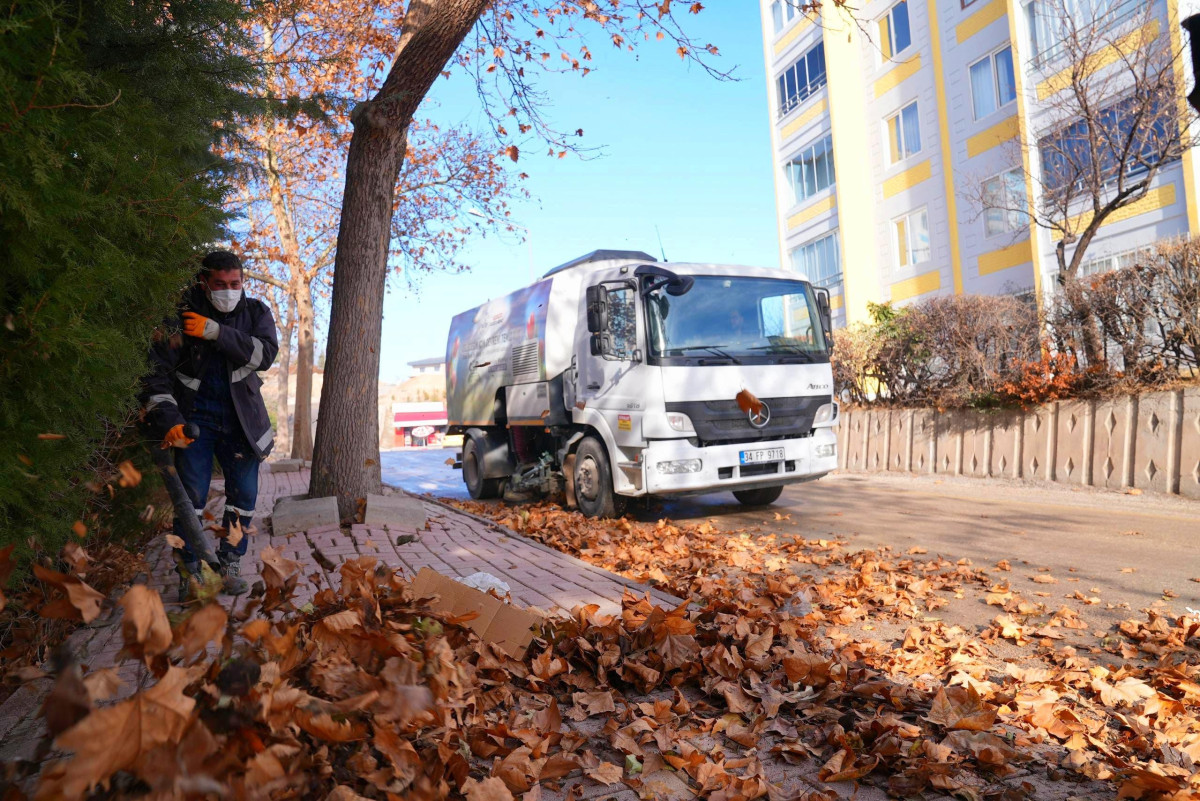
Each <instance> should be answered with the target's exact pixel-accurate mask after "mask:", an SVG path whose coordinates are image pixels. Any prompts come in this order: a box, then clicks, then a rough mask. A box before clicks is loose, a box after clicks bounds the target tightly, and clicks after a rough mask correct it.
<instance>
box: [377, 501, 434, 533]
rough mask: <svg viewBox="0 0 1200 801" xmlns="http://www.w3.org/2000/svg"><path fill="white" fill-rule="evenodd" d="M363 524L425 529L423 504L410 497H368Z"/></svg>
mask: <svg viewBox="0 0 1200 801" xmlns="http://www.w3.org/2000/svg"><path fill="white" fill-rule="evenodd" d="M363 522H364V523H366V524H367V525H370V526H382V527H383V528H392V527H394V528H404V529H417V530H418V531H420V530H422V529H424V528H425V524H426V518H425V504H424V503H422V502H421V501H420V500H418V499H417V498H414V497H412V496H411V495H368V496H367V511H366V514H365V515H364V516H363Z"/></svg>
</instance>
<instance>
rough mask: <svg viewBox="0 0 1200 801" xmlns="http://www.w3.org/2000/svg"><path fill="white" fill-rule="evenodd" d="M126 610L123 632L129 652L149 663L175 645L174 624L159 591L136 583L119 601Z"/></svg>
mask: <svg viewBox="0 0 1200 801" xmlns="http://www.w3.org/2000/svg"><path fill="white" fill-rule="evenodd" d="M117 603H118V604H120V606H121V608H122V609H124V610H125V615H124V617H122V618H121V634H122V635H123V637H124V638H125V651H126V652H128V653H129V654H130V656H132V657H134V658H135V659H141V660H142V661H143V662H145V663H146V664H150V661H151V660H152V659H153V658H154V657H156V656H158V655H159V654H163V653H166V651H167V649H168V648H170V647H171V624H170V622H169V621H168V620H167V610H166V609H164V608H163V602H162V597H161V596H160V595H159V594H158V590H154V589H151V588H150V587H147V586H145V585H144V584H134V585H133V586H132V587H130V588H129V590H128V591H127V592H126V593H125V595H123V596H122V597H121V600H120V601H118V602H117Z"/></svg>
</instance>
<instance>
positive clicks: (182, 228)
mask: <svg viewBox="0 0 1200 801" xmlns="http://www.w3.org/2000/svg"><path fill="white" fill-rule="evenodd" d="M241 13H242V12H241V10H240V9H239V7H238V5H237V4H236V3H234V2H229V0H192V1H191V2H188V3H174V4H170V5H163V4H146V3H129V2H127V1H124V2H122V0H98V1H95V0H94V1H91V2H82V3H66V4H63V3H58V2H54V1H53V0H28V1H27V2H21V3H13V4H9V5H8V6H7V7H6V9H5V11H3V12H0V14H4V22H3V24H4V28H3V34H0V38H2V40H3V46H2V47H0V429H2V431H3V436H0V546H3V545H5V544H7V543H12V542H16V543H19V544H20V545H21V547H22V549H25V548H26V547H27V544H28V543H30V542H32V543H34V544H36V545H37V546H39V547H41V548H44V549H46V550H47V551H49V552H51V553H55V552H57V550H58V547H59V545H60V544H61V543H62V542H63V541H64V540H65V538H66V537H67V535H68V534H69V533H70V531H71V526H72V523H73V522H74V521H75V520H76V519H79V518H81V517H83V512H84V508H85V505H86V501H87V498H88V496H89V490H88V487H87V484H88V483H89V482H90V481H91V480H92V479H94V478H95V477H96V474H97V471H101V472H102V471H103V469H104V468H105V467H106V466H108V465H109V458H110V457H109V456H108V455H107V454H106V453H105V452H104V446H105V444H106V442H107V443H109V444H111V443H112V442H115V441H116V439H117V438H118V437H119V434H118V435H114V430H116V431H118V432H119V431H120V430H122V429H123V428H124V426H125V425H126V424H127V422H128V421H129V420H131V419H132V418H133V416H134V414H135V411H134V409H133V406H134V393H135V390H136V386H137V381H138V379H139V377H140V375H141V374H142V373H143V371H144V370H145V367H146V356H145V354H146V348H147V344H148V342H149V338H150V335H151V331H152V329H153V327H154V325H155V324H156V323H157V322H158V321H160V320H161V319H162V318H163V316H164V315H165V314H166V313H167V312H168V311H169V310H170V309H171V307H172V305H173V304H174V303H175V302H176V298H177V297H178V292H179V290H180V289H181V287H182V286H183V285H184V284H185V282H186V281H187V279H188V278H189V276H190V275H192V274H193V272H194V270H195V267H196V256H197V253H198V251H199V250H201V249H202V248H203V247H204V246H205V245H206V244H207V243H210V242H213V241H214V240H216V239H218V238H219V237H221V236H222V224H223V217H222V213H221V211H220V208H221V200H222V198H223V194H224V192H225V186H224V182H223V179H222V176H223V174H224V173H225V171H226V170H227V169H228V168H229V166H230V165H228V164H226V163H225V162H223V161H222V160H221V159H220V158H218V157H217V156H215V155H214V145H215V144H216V143H217V142H218V140H219V138H220V137H221V135H222V130H230V129H231V127H232V122H233V119H234V117H235V115H236V114H237V113H239V112H242V111H245V110H246V109H247V108H248V101H247V100H246V96H245V95H244V93H243V92H244V89H245V87H247V86H248V85H249V82H250V81H251V80H252V79H253V77H254V73H253V69H252V68H251V67H250V66H249V65H248V63H247V62H245V61H244V60H243V59H242V58H240V57H238V56H236V55H234V53H235V52H237V51H238V50H239V47H237V46H235V45H236V44H237V43H236V41H235V40H236V39H237V37H238V36H239V35H240V34H239V33H238V31H239V30H240V27H239V23H240V14H241ZM243 52H245V51H243ZM102 478H105V479H106V478H107V476H103V477H102ZM93 486H95V485H93Z"/></svg>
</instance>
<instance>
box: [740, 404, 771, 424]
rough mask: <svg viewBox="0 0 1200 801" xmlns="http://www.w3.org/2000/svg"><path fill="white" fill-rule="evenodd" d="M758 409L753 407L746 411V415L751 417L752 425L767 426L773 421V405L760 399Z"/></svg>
mask: <svg viewBox="0 0 1200 801" xmlns="http://www.w3.org/2000/svg"><path fill="white" fill-rule="evenodd" d="M758 403H759V409H758V411H757V412H756V411H754V410H753V409H751V410H750V411H748V412H746V417H748V418H749V419H750V425H752V426H754V427H755V428H766V426H767V423H769V422H771V407H770V406H768V405H767V404H765V403H763V402H762V401H759V402H758Z"/></svg>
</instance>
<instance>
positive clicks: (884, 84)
mask: <svg viewBox="0 0 1200 801" xmlns="http://www.w3.org/2000/svg"><path fill="white" fill-rule="evenodd" d="M920 71H921V54H920V53H918V54H917V55H915V56H913V57H912V58H910V59H908V60H906V61H900V62H897V64H896V66H895V67H892V69H891V70H890V71H889V72H888V73H886V74H885V75H884V76H883V77H882V78H880V79H879V80H877V81H875V96H876V97H883V96H884V95H885V94H887V93H888V92H890V91H892V90H893V89H895V88H896V87H897V86H899V85H900V84H902V83H904V81H906V80H907V79H909V78H911V77H912V76H914V75H916V74H917V73H918V72H920Z"/></svg>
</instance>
